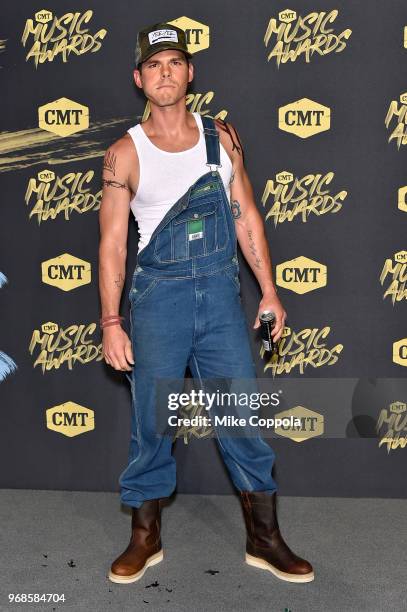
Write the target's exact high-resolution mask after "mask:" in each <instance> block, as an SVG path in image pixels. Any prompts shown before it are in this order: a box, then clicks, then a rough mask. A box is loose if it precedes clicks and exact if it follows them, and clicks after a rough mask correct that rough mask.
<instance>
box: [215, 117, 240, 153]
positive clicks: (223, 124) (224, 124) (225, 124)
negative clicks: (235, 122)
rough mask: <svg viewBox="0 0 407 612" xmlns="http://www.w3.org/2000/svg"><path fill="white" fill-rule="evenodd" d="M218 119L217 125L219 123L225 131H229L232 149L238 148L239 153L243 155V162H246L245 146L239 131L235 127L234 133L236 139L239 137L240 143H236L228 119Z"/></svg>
mask: <svg viewBox="0 0 407 612" xmlns="http://www.w3.org/2000/svg"><path fill="white" fill-rule="evenodd" d="M216 121H217V125H219V127H220V129H221V130H223V131H224V132H227V133H228V134H229V136H230V139H231V141H232V144H233V147H232V151H234V150H235V149H236V150H237V152H238V153H239V155H241V156H242V158H243V163H244V151H243V146H242V143H241V142H240V138H239V136H238V133H237V132H236V130H235V128H233V131H234V133H235V135H236V139H237V142H238V143H239V144H236V142H235V140H234V138H233V135H232V132H231V131H230V129H229V125H228V124H227V123H226V121H225V120H224V119H216ZM231 127H233V126H231Z"/></svg>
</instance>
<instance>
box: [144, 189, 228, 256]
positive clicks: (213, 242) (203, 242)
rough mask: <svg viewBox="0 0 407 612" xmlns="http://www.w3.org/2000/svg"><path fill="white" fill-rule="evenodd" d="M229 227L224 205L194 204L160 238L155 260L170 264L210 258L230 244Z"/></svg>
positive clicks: (176, 218) (166, 228)
mask: <svg viewBox="0 0 407 612" xmlns="http://www.w3.org/2000/svg"><path fill="white" fill-rule="evenodd" d="M227 237H228V235H227V224H226V219H225V215H224V212H223V208H222V206H220V205H218V202H217V201H216V200H212V201H207V200H205V201H204V202H200V203H199V204H198V203H195V206H194V205H193V204H192V205H191V206H190V207H188V208H187V209H186V210H183V211H182V212H181V213H179V215H177V216H176V217H175V218H174V219H173V220H172V221H171V222H170V223H169V224H168V225H167V226H166V227H164V228H163V229H162V230H161V232H160V233H159V234H158V235H157V237H156V239H155V245H154V258H155V260H156V261H159V262H162V263H171V262H177V261H183V260H186V259H190V258H191V257H201V256H204V255H210V254H212V253H215V252H216V251H219V250H222V249H224V248H225V247H226V243H227Z"/></svg>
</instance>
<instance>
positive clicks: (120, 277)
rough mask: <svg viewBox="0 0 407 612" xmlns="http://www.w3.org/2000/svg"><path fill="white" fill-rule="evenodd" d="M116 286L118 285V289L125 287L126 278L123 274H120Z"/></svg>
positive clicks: (115, 282)
mask: <svg viewBox="0 0 407 612" xmlns="http://www.w3.org/2000/svg"><path fill="white" fill-rule="evenodd" d="M114 284H115V285H116V287H117V288H118V289H122V287H123V285H124V276H123V275H122V273H121V272H119V276H118V277H117V278H116V279H115V281H114Z"/></svg>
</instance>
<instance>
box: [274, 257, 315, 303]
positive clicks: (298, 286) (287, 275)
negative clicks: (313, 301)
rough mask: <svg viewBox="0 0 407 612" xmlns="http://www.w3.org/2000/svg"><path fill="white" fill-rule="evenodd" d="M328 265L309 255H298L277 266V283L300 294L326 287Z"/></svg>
mask: <svg viewBox="0 0 407 612" xmlns="http://www.w3.org/2000/svg"><path fill="white" fill-rule="evenodd" d="M326 281H327V267H326V266H324V265H323V264H320V263H318V262H317V261H313V260H312V259H309V258H308V257H304V256H303V255H301V257H296V258H295V259H291V260H290V261H286V262H284V263H281V264H278V265H277V266H276V283H277V285H278V286H279V287H284V288H285V289H290V291H294V293H298V294H300V295H302V294H304V293H309V292H310V291H313V290H314V289H319V288H320V287H325V286H326Z"/></svg>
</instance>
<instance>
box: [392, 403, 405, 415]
mask: <svg viewBox="0 0 407 612" xmlns="http://www.w3.org/2000/svg"><path fill="white" fill-rule="evenodd" d="M389 408H390V412H394V414H402V413H403V412H405V411H406V410H407V404H406V403H405V402H393V403H392V404H390V406H389Z"/></svg>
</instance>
